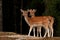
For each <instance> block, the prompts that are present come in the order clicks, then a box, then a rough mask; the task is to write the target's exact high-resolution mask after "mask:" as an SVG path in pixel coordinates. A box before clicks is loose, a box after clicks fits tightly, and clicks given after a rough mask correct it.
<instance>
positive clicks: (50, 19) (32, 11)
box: [28, 9, 54, 37]
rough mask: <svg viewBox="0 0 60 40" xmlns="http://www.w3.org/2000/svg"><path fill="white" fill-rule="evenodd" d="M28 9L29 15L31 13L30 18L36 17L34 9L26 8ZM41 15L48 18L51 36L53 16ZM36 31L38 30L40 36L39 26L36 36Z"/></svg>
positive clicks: (51, 34)
mask: <svg viewBox="0 0 60 40" xmlns="http://www.w3.org/2000/svg"><path fill="white" fill-rule="evenodd" d="M28 11H29V12H30V15H31V18H32V17H36V16H35V12H36V10H35V9H30V10H29V9H28ZM38 17H41V16H38ZM42 17H46V18H48V19H49V22H50V23H49V26H48V27H49V29H50V36H51V37H53V23H54V18H53V17H52V16H42ZM38 32H40V36H41V27H40V28H37V36H38ZM44 37H45V36H44Z"/></svg>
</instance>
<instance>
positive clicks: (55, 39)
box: [0, 32, 60, 40]
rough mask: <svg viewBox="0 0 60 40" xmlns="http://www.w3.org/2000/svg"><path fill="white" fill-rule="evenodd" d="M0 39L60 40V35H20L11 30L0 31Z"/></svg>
mask: <svg viewBox="0 0 60 40" xmlns="http://www.w3.org/2000/svg"><path fill="white" fill-rule="evenodd" d="M0 40H60V37H50V38H49V37H45V38H40V37H33V36H27V35H20V34H16V33H13V32H0Z"/></svg>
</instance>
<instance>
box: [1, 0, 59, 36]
mask: <svg viewBox="0 0 60 40" xmlns="http://www.w3.org/2000/svg"><path fill="white" fill-rule="evenodd" d="M30 8H32V9H33V8H34V9H37V12H36V14H35V15H36V16H42V15H50V16H53V17H54V18H55V22H54V26H53V27H54V36H60V1H59V0H53V1H52V0H45V1H44V0H3V1H2V10H3V12H2V13H3V31H7V32H16V33H19V34H28V31H29V26H28V25H27V23H26V22H25V20H24V17H23V16H22V18H21V12H20V9H24V10H27V9H30ZM21 20H22V21H21ZM21 22H22V23H21Z"/></svg>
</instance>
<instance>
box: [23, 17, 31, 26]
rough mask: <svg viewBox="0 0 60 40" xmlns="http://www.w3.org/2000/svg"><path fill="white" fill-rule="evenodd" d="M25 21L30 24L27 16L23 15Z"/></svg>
mask: <svg viewBox="0 0 60 40" xmlns="http://www.w3.org/2000/svg"><path fill="white" fill-rule="evenodd" d="M24 19H25V21H26V23H27V24H28V25H29V26H30V23H29V17H24Z"/></svg>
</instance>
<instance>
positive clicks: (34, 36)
mask: <svg viewBox="0 0 60 40" xmlns="http://www.w3.org/2000/svg"><path fill="white" fill-rule="evenodd" d="M33 35H34V37H35V27H34V28H33Z"/></svg>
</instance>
